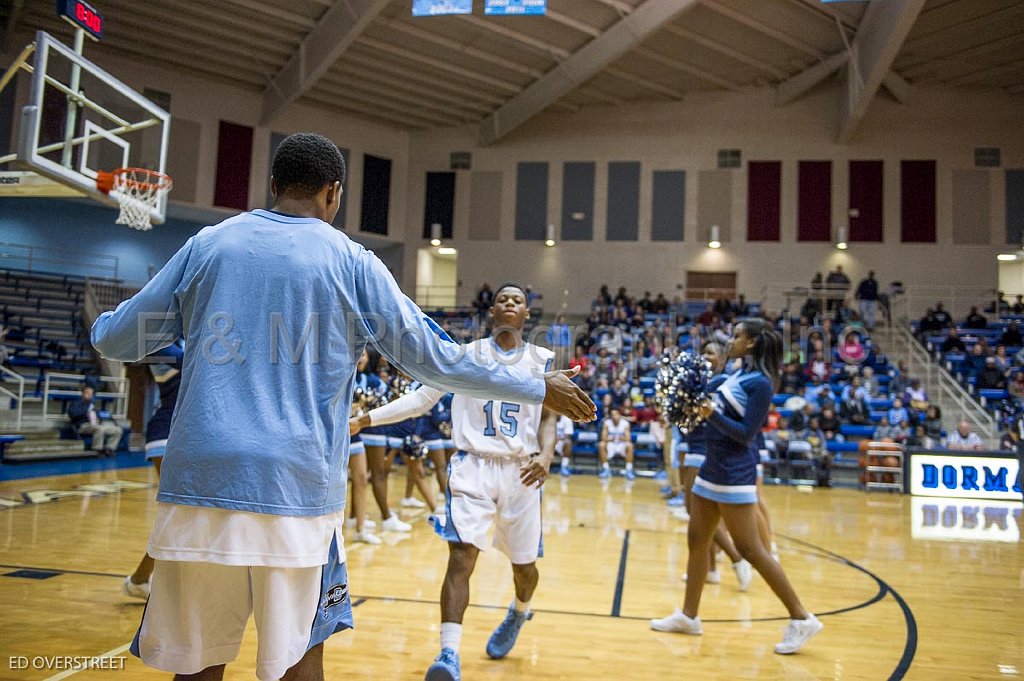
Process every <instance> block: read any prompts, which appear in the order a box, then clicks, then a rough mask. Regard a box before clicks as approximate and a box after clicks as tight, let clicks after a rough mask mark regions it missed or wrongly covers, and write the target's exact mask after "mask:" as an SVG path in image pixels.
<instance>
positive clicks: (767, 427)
mask: <svg viewBox="0 0 1024 681" xmlns="http://www.w3.org/2000/svg"><path fill="white" fill-rule="evenodd" d="M781 421H782V415H781V414H779V410H778V409H776V408H775V405H774V404H772V405H771V406H769V407H768V416H767V417H765V420H764V427H763V428H761V432H762V433H764V434H765V435H768V434H769V433H774V432H775V431H776V430H778V429H779V424H780V422H781Z"/></svg>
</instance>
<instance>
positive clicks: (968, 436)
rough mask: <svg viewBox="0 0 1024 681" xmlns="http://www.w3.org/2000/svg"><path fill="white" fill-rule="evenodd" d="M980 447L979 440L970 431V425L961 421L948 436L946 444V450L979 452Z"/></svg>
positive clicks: (975, 434) (976, 435)
mask: <svg viewBox="0 0 1024 681" xmlns="http://www.w3.org/2000/svg"><path fill="white" fill-rule="evenodd" d="M982 446H983V445H982V442H981V438H980V437H978V434H977V433H975V432H973V431H972V430H971V424H969V423H967V421H961V422H960V425H958V426H957V428H956V430H954V431H953V432H952V433H951V434H950V436H949V439H948V440H947V442H946V447H947V448H948V449H973V450H980V449H982Z"/></svg>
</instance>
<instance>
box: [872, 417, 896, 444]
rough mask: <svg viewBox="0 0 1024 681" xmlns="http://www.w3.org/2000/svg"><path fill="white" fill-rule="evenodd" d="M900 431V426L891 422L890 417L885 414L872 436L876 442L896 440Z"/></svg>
mask: <svg viewBox="0 0 1024 681" xmlns="http://www.w3.org/2000/svg"><path fill="white" fill-rule="evenodd" d="M898 432H899V427H898V426H893V425H892V424H890V423H889V417H888V416H883V417H882V420H881V421H880V422H879V423H878V426H877V427H876V428H875V434H874V435H873V436H872V437H871V439H872V440H875V441H876V442H895V441H896V435H897V434H898Z"/></svg>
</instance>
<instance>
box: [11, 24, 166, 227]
mask: <svg viewBox="0 0 1024 681" xmlns="http://www.w3.org/2000/svg"><path fill="white" fill-rule="evenodd" d="M85 37H86V31H85V30H83V29H82V28H80V27H76V31H75V43H74V47H73V48H71V47H68V46H67V45H64V44H63V43H61V42H60V41H59V40H57V39H56V38H54V37H53V36H51V35H50V34H48V33H46V32H44V31H38V32H37V33H36V35H35V40H34V41H33V42H32V43H30V44H29V45H27V46H26V47H25V48H24V49H23V50H22V51H21V53H20V54H19V55H18V57H17V58H16V59H15V61H14V63H13V64H11V66H10V67H9V68H8V69H7V70H6V71H5V72H4V73H3V76H2V77H0V90H3V89H4V88H5V87H8V86H10V85H12V83H16V82H17V81H16V80H15V77H16V76H17V75H18V73H19V72H26V73H28V74H30V75H31V81H30V86H29V88H28V96H27V102H26V103H25V104H24V106H23V107H22V108H21V111H20V115H19V116H18V121H17V130H18V134H17V146H16V151H15V153H13V154H8V155H6V156H0V167H3V166H8V167H9V168H10V170H4V171H0V196H12V197H24V196H35V197H43V196H45V197H69V196H85V197H88V198H91V199H93V200H95V201H97V202H99V203H102V204H104V205H108V206H112V207H117V208H120V209H121V214H120V215H119V217H118V220H117V221H118V223H120V224H127V225H129V226H131V227H134V228H137V229H149V227H150V225H151V223H155V224H160V223H162V222H163V221H164V218H165V216H166V211H167V193H168V191H169V190H170V188H171V186H172V181H171V178H170V177H168V175H167V174H166V158H167V147H168V138H169V132H170V118H171V117H170V114H169V113H168V112H166V111H164V110H163V109H162V108H160V107H159V106H157V105H156V104H154V103H153V102H151V101H150V100H149V99H147V98H146V97H144V96H143V95H142V94H140V93H138V92H136V91H135V90H133V89H132V88H130V87H129V86H128V85H126V84H125V83H123V82H121V81H120V80H118V79H117V78H115V77H114V76H113V75H111V74H110V73H108V72H107V71H106V70H104V69H103V68H101V67H100V66H98V65H96V64H95V63H93V62H92V61H90V60H88V59H86V58H85V57H84V56H83V55H82V51H83V47H84V42H85ZM91 37H93V38H94V39H98V36H96V35H92V36H91ZM87 92H88V94H87ZM45 98H50V99H46V100H45V101H44V99H45ZM57 100H63V101H57ZM55 111H56V113H54V112H55ZM61 118H62V119H63V120H60V119H61ZM59 130H62V131H63V134H60V132H55V131H59ZM143 135H145V136H143Z"/></svg>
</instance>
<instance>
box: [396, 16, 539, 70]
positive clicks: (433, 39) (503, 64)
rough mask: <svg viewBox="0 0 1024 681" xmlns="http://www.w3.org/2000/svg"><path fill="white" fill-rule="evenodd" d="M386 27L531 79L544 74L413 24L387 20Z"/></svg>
mask: <svg viewBox="0 0 1024 681" xmlns="http://www.w3.org/2000/svg"><path fill="white" fill-rule="evenodd" d="M387 27H388V28H390V29H394V30H396V31H399V32H401V33H405V34H406V35H411V36H413V37H415V38H419V39H421V40H425V41H427V42H429V43H434V44H435V45H440V46H441V47H446V48H448V49H451V50H455V51H456V52H461V53H463V54H466V55H469V56H470V57H473V58H475V59H479V60H480V61H485V62H487V63H488V64H494V65H495V66H498V67H500V68H503V69H506V70H508V71H515V72H516V73H521V74H523V75H524V76H530V77H531V78H533V79H537V78H540V77H541V76H543V75H544V72H543V71H541V70H540V69H534V68H530V67H529V66H523V65H521V64H518V63H516V62H515V61H513V60H511V59H509V58H508V57H504V56H498V55H496V54H491V53H490V52H484V51H483V50H479V49H477V48H475V47H471V46H470V45H463V44H462V43H460V42H459V41H457V40H452V39H451V38H446V37H444V36H442V35H438V34H437V33H433V32H431V31H426V30H424V29H422V28H420V27H419V26H413V25H411V24H409V23H407V22H404V21H397V20H393V21H389V22H387Z"/></svg>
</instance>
